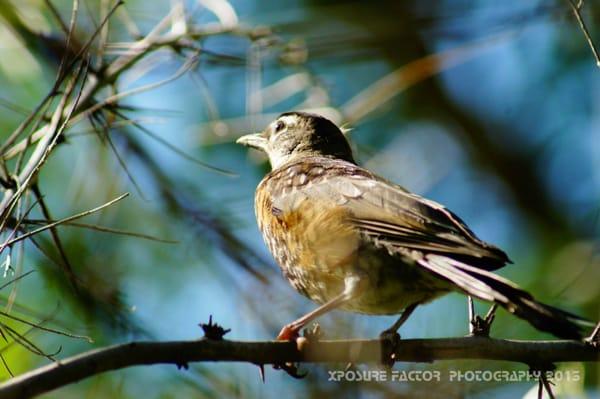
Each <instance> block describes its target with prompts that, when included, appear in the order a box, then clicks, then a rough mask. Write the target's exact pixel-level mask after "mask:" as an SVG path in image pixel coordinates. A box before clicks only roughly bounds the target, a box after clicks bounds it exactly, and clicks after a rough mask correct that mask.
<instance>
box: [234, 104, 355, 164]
mask: <svg viewBox="0 0 600 399" xmlns="http://www.w3.org/2000/svg"><path fill="white" fill-rule="evenodd" d="M236 142H237V143H239V144H243V145H246V146H248V147H252V148H256V149H259V150H261V151H264V152H265V153H267V155H268V156H269V161H270V163H271V167H272V168H273V169H276V168H278V167H280V166H282V165H285V164H287V163H289V162H291V161H295V160H298V159H301V158H305V157H314V156H321V157H327V158H336V159H343V160H345V161H348V162H352V163H354V158H353V157H352V150H351V149H350V145H349V144H348V141H347V140H346V137H344V134H343V133H342V131H341V130H340V128H338V127H337V126H336V125H335V123H333V122H331V121H330V120H329V119H327V118H325V117H323V116H320V115H317V114H310V113H306V112H286V113H284V114H281V115H279V117H278V118H277V119H275V120H274V121H273V122H271V123H270V124H269V126H267V128H266V129H265V130H264V131H262V132H261V133H255V134H249V135H246V136H242V137H240V138H239V139H238V140H237V141H236Z"/></svg>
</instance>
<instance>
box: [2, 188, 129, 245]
mask: <svg viewBox="0 0 600 399" xmlns="http://www.w3.org/2000/svg"><path fill="white" fill-rule="evenodd" d="M128 195H129V193H125V194H121V195H119V196H118V197H117V198H115V199H113V200H110V201H108V202H107V203H105V204H103V205H100V206H97V207H95V208H92V209H88V210H87V211H83V212H80V213H78V214H76V215H72V216H69V217H66V218H64V219H60V220H57V221H55V222H52V223H48V224H46V225H44V226H42V227H38V228H37V229H35V230H31V231H28V232H27V233H25V234H22V235H20V236H18V237H15V238H13V239H12V240H10V241H8V242H6V243H4V244H3V245H4V246H8V245H12V244H14V243H15V242H17V241H21V240H24V239H25V238H28V237H31V236H33V235H35V234H38V233H40V232H42V231H44V230H47V229H51V228H53V227H55V226H58V225H59V224H62V223H67V222H70V221H71V220H75V219H79V218H82V217H84V216H87V215H91V214H92V213H95V212H98V211H100V210H102V209H104V208H107V207H109V206H111V205H113V204H114V203H115V202H119V201H121V200H122V199H123V198H125V197H127V196H128Z"/></svg>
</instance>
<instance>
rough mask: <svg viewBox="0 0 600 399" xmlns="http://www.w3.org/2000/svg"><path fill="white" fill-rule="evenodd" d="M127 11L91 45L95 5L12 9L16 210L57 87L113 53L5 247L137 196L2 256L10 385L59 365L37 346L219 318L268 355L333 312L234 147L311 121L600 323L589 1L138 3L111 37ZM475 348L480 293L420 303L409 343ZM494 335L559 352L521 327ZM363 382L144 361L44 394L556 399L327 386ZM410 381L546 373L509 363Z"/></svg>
mask: <svg viewBox="0 0 600 399" xmlns="http://www.w3.org/2000/svg"><path fill="white" fill-rule="evenodd" d="M114 5H115V2H114V1H112V0H80V1H79V2H78V12H77V14H76V19H75V24H74V31H73V35H72V36H71V40H70V41H69V46H67V45H66V38H67V36H68V34H67V32H68V31H69V26H70V20H71V15H72V14H71V13H72V8H73V3H72V2H71V1H66V0H64V1H63V0H60V1H59V0H47V1H42V0H26V1H17V0H5V1H3V2H2V3H1V4H0V82H1V84H0V127H1V129H0V135H1V139H0V140H1V143H2V146H1V147H0V148H1V151H0V153H1V157H2V159H1V160H2V168H1V169H2V170H3V171H2V173H1V175H2V183H3V186H4V188H3V190H4V191H5V192H4V194H3V195H6V192H7V191H9V190H10V184H9V183H7V182H10V176H12V175H17V174H18V173H19V171H22V170H23V168H24V165H26V164H27V161H28V160H29V159H31V157H32V156H33V155H32V154H33V148H34V147H35V145H36V143H37V140H39V135H38V136H36V134H35V132H36V131H38V130H39V128H40V127H42V126H44V125H45V124H48V123H50V119H49V118H50V117H51V116H52V113H53V112H54V111H55V110H56V109H57V107H59V106H60V104H59V103H60V99H61V98H62V96H64V95H66V94H64V93H65V92H66V89H65V88H64V87H65V86H64V85H63V86H60V87H61V89H60V90H59V91H58V92H57V93H54V94H53V96H51V97H50V99H49V100H48V101H44V98H45V97H46V96H48V95H49V93H52V88H53V86H54V83H55V80H56V77H57V74H58V75H60V73H61V71H62V72H64V71H67V72H68V73H67V74H66V76H67V77H71V76H75V75H76V72H77V68H78V65H83V64H85V59H86V58H85V56H87V55H89V68H88V74H87V75H86V76H82V77H81V78H80V80H79V81H78V83H77V84H76V87H78V88H80V87H82V86H83V87H84V90H83V92H84V93H83V94H82V97H83V98H82V100H81V101H80V102H79V103H78V104H77V106H76V107H75V109H74V111H73V113H72V115H71V118H70V119H69V120H68V121H67V122H68V123H66V125H65V129H64V131H63V132H62V135H61V136H60V139H58V140H57V145H56V146H55V147H54V148H53V149H52V153H51V154H50V156H49V158H48V160H47V162H45V163H44V164H43V165H42V167H41V168H40V172H39V175H38V176H37V179H34V180H32V182H30V184H29V186H28V188H29V189H28V190H26V191H24V192H23V194H22V196H21V197H19V199H18V202H15V204H16V205H15V206H14V207H13V208H12V210H11V213H5V214H3V217H4V219H3V226H4V227H5V229H4V231H3V232H2V242H5V241H7V240H9V239H11V238H12V237H14V234H15V232H14V231H15V230H14V229H17V230H18V233H17V235H19V234H23V233H24V232H26V231H32V230H34V229H35V228H37V227H39V226H40V225H41V224H42V225H43V224H46V223H48V221H49V220H57V219H61V218H65V217H68V216H70V215H74V214H77V213H79V212H83V211H86V210H88V209H91V208H94V207H97V206H99V205H101V204H103V203H106V202H108V201H110V200H111V199H113V198H115V197H117V196H118V195H120V194H122V193H125V192H128V193H130V196H129V197H128V198H126V199H124V200H122V201H120V202H118V203H116V204H114V205H112V206H110V207H107V208H106V209H103V210H101V211H100V212H97V213H93V214H91V215H89V216H86V217H85V218H82V219H78V220H77V221H75V222H76V223H78V224H73V223H71V224H63V225H60V226H58V227H56V228H55V229H50V230H46V231H44V232H40V233H39V234H36V235H34V236H32V237H30V238H29V239H27V240H22V241H18V242H16V243H14V244H13V245H11V246H5V245H2V252H1V253H0V262H1V264H2V268H3V269H2V270H0V273H1V274H0V276H1V277H2V281H1V282H0V283H1V284H0V286H1V287H2V288H1V290H0V305H1V306H2V307H3V308H2V312H1V313H0V332H1V333H2V336H3V338H4V340H2V343H1V344H0V355H1V358H2V359H1V360H2V364H1V365H0V375H1V376H2V379H3V380H6V379H8V378H10V375H11V373H12V374H14V375H17V374H21V373H23V372H25V371H27V370H31V369H33V368H36V367H39V366H41V365H44V364H48V363H49V362H50V361H51V360H48V359H47V358H46V357H44V356H40V355H39V354H35V353H34V352H36V351H41V352H43V353H45V354H54V353H55V352H57V351H60V353H58V354H56V356H55V357H56V358H63V357H67V356H70V355H73V354H77V353H80V352H83V351H86V350H90V349H93V348H96V347H101V346H105V345H109V344H112V343H118V342H126V341H128V340H132V339H155V340H177V339H195V338H199V337H200V336H201V335H202V332H201V330H200V328H199V327H198V323H201V322H206V321H207V320H208V318H209V315H212V316H213V318H214V320H215V321H216V322H218V323H219V324H221V325H223V326H225V327H226V328H230V329H231V332H230V333H229V334H228V335H227V336H226V338H229V339H236V340H268V339H272V338H273V337H275V336H276V334H277V333H278V331H279V329H280V328H281V326H283V325H284V324H286V323H288V322H290V321H291V320H294V319H295V318H297V317H298V316H300V315H302V314H304V313H305V312H307V311H308V310H310V309H313V308H314V304H313V303H311V302H310V301H309V300H307V299H305V298H304V297H302V296H301V295H300V294H298V293H296V292H295V291H294V290H293V289H292V288H291V287H290V286H289V285H288V283H287V282H286V281H285V280H284V279H283V278H282V276H281V274H280V272H279V270H278V268H277V266H276V265H275V264H274V262H273V260H272V259H271V257H270V255H269V254H268V252H267V249H266V247H265V246H264V244H263V243H262V240H261V237H260V235H259V234H258V229H257V227H256V223H255V219H254V211H253V198H254V189H255V187H256V185H257V184H258V182H259V181H260V179H261V178H262V177H263V175H264V174H265V173H267V172H268V165H267V163H266V159H265V157H264V156H262V155H261V154H258V153H257V152H254V151H250V152H249V151H248V150H247V149H245V148H242V147H240V146H238V145H236V144H234V142H235V139H236V138H237V137H239V136H240V135H242V134H245V133H248V132H253V131H260V130H262V129H263V128H264V127H265V126H266V125H267V124H268V123H269V122H270V121H271V120H273V119H274V118H275V117H276V116H277V115H278V114H279V113H281V112H285V111H289V110H310V111H313V112H318V113H321V114H323V115H325V116H327V117H329V118H331V119H332V120H333V121H335V122H336V123H338V124H340V125H344V126H346V127H348V128H351V129H352V130H351V131H350V133H349V137H350V139H351V141H352V145H353V148H354V150H355V153H356V157H357V159H358V160H359V163H361V164H362V165H364V166H366V167H368V168H370V169H371V170H373V171H375V172H376V173H378V174H380V175H382V176H384V177H386V178H388V179H390V180H393V181H394V182H397V183H399V184H401V185H403V186H405V187H406V188H408V189H410V190H411V191H414V192H416V193H418V194H420V195H424V196H427V197H429V198H431V199H433V200H436V201H438V202H441V203H443V204H445V205H446V206H447V207H448V208H450V209H452V210H453V211H454V212H455V213H457V214H458V215H459V216H460V217H461V218H463V219H464V220H465V222H466V223H467V224H468V225H470V226H471V228H472V229H473V230H474V231H475V233H476V234H477V235H478V236H479V237H480V238H482V239H484V240H486V241H489V242H491V243H494V244H496V245H497V246H499V247H501V248H503V249H504V250H505V251H506V252H507V253H508V254H509V256H510V257H511V259H512V260H513V262H514V264H512V265H509V266H507V267H506V268H505V269H503V270H501V271H500V272H499V273H500V274H501V275H503V276H505V277H508V278H510V279H511V280H513V281H515V282H517V283H518V284H520V285H521V286H522V287H524V288H526V289H527V290H529V291H531V292H533V293H534V294H535V295H536V297H538V298H539V299H540V300H542V301H544V302H547V303H549V304H552V305H555V306H558V307H561V308H563V309H565V310H569V311H572V312H575V313H577V314H580V315H582V316H585V317H587V318H589V319H591V320H598V319H600V306H599V305H600V290H599V289H598V282H599V281H600V252H599V246H598V234H599V233H600V202H599V201H600V69H598V68H597V67H596V66H595V60H594V57H593V55H592V52H591V50H590V47H589V46H588V44H587V42H586V39H585V37H584V35H583V33H582V30H581V29H580V27H579V25H578V24H577V21H576V19H575V17H574V15H573V10H572V8H571V5H570V2H569V1H568V0H554V1H552V0H543V1H542V0H540V1H535V0H532V1H527V2H523V1H518V0H509V1H503V2H488V1H436V2H419V1H402V2H399V1H372V2H368V3H367V2H360V1H310V0H304V1H303V0H296V1H294V0H286V1H274V0H268V1H241V0H238V1H235V0H230V1H226V0H198V1H192V0H189V1H188V0H186V1H179V0H172V1H168V0H161V1H154V2H147V1H140V0H128V1H127V2H126V3H125V4H124V5H121V6H119V7H117V8H116V10H115V11H114V13H113V14H112V16H111V17H110V19H109V21H108V23H107V24H106V25H104V28H102V27H101V26H102V21H103V20H104V19H105V18H106V16H107V15H109V14H110V12H111V9H112V8H113V7H114ZM581 15H582V17H583V19H584V21H585V22H586V23H587V26H588V29H589V32H590V35H591V37H592V38H595V41H596V42H598V41H600V30H599V29H598V26H599V21H600V7H598V3H597V2H595V1H588V2H585V3H583V5H582V7H581ZM96 33H97V34H96ZM90 38H93V40H92V41H91V43H90V45H89V47H86V46H87V44H88V41H89V40H90ZM66 49H68V51H66ZM65 54H67V56H66V58H65ZM82 54H83V55H82ZM65 59H66V60H67V61H64V62H63V63H62V66H61V60H65ZM70 60H75V61H74V62H72V63H71V64H74V65H70V63H69V61H70ZM68 66H73V68H71V69H70V70H69V69H68ZM82 82H83V83H82ZM87 87H93V88H94V90H92V91H91V92H85V88H87ZM74 98H75V95H72V96H71V99H74ZM24 121H29V122H27V125H26V127H25V129H22V132H21V133H20V135H19V136H18V138H17V139H14V138H13V137H12V136H13V132H14V131H15V130H16V129H18V128H19V126H20V125H21V124H22V123H23V122H24ZM20 219H22V220H21V222H22V223H21V224H20V225H19V224H17V227H18V228H17V227H14V226H15V221H19V220H20ZM10 220H12V222H13V223H12V224H10ZM4 222H6V223H4ZM69 269H71V270H72V274H70V273H69V272H68V270H69ZM32 271H33V272H32ZM29 272H32V273H30V274H27V273H29ZM73 276H75V277H73ZM74 281H76V283H74ZM74 286H76V287H77V288H74ZM487 308H488V306H487V305H485V304H483V303H478V304H477V310H478V311H479V312H480V313H484V312H486V311H487ZM15 317H18V318H20V319H24V320H26V321H29V322H30V323H33V324H41V325H43V326H45V327H48V328H51V329H56V330H60V331H68V332H70V333H72V334H80V335H86V336H89V337H91V338H92V339H93V341H94V342H93V343H89V342H87V341H86V340H81V339H74V338H69V337H66V336H62V335H58V334H55V333H52V332H48V331H44V330H41V329H39V328H33V327H31V326H30V325H28V324H25V323H23V322H20V321H18V320H16V319H15ZM394 320H395V317H369V316H364V315H355V314H345V313H343V312H332V313H330V314H328V315H326V316H324V317H321V318H320V320H319V323H320V325H321V327H322V329H323V331H324V333H325V337H327V338H349V337H355V338H357V337H360V338H368V337H376V336H377V335H378V334H379V332H380V331H382V330H383V329H385V328H386V327H388V326H389V325H390V324H391V323H393V321H394ZM467 332H468V325H467V306H466V299H465V297H463V296H461V295H458V294H452V295H449V296H447V297H444V298H443V299H440V300H437V301H435V302H434V303H432V304H430V305H427V306H424V307H422V308H419V309H418V311H417V312H416V313H415V314H414V315H413V316H412V317H411V318H410V320H409V321H408V322H407V324H406V325H404V326H403V327H402V330H401V334H402V337H403V338H432V337H452V336H463V335H465V334H466V333H467ZM492 336H494V337H501V338H519V339H548V338H551V337H550V336H548V335H546V334H543V333H540V332H537V331H535V330H534V329H532V328H531V327H530V326H528V325H527V324H526V323H525V322H523V321H521V320H519V319H516V318H514V317H511V316H509V315H508V314H507V313H506V312H504V311H503V310H500V311H499V314H498V316H497V320H496V322H495V323H494V325H493V328H492ZM30 343H31V344H33V345H34V346H33V348H35V349H32V347H31V345H30ZM28 347H29V349H28ZM344 367H345V365H312V364H311V365H305V366H303V369H306V370H308V371H309V375H308V377H307V378H305V379H304V380H300V381H297V380H293V379H291V378H290V377H288V376H287V375H286V374H284V373H282V372H277V371H274V370H272V369H270V368H267V370H266V384H263V383H262V382H261V381H260V378H259V372H258V368H257V367H255V366H252V365H249V364H226V363H222V364H221V363H204V364H193V365H190V369H189V370H177V369H176V368H175V367H172V366H152V367H137V368H132V369H127V370H122V371H118V372H112V373H107V374H103V375H99V376H97V377H94V378H91V379H88V380H85V381H83V382H81V383H78V384H74V385H71V386H68V387H65V388H63V389H60V390H58V391H56V392H53V393H50V394H47V395H45V396H44V397H48V398H82V397H85V398H103V397H114V398H137V397H140V396H142V395H144V397H146V398H148V399H150V398H170V397H178V398H180V397H216V398H221V397H244V398H246V397H248V398H253V397H261V398H262V397H267V398H271V397H272V398H276V397H281V396H282V395H288V396H292V397H322V396H323V395H339V396H340V397H349V398H352V397H356V398H359V397H376V398H386V397H398V396H400V397H413V396H416V395H419V396H426V397H465V396H467V397H473V398H484V397H506V398H514V397H518V396H520V397H523V396H526V395H534V396H533V397H535V394H536V392H537V383H536V382H535V381H531V382H510V383H509V382H480V383H477V382H464V383H456V382H448V381H446V380H443V381H442V382H439V383H435V384H432V383H427V384H424V383H418V382H414V383H410V382H403V383H398V382H389V383H357V382H345V383H344V382H328V380H327V377H328V374H327V370H343V369H344ZM358 367H359V368H360V369H369V368H373V367H374V366H365V365H362V366H358ZM395 367H396V368H397V369H400V370H402V369H406V370H410V369H417V370H421V369H425V370H441V371H443V372H446V371H448V370H481V369H483V370H497V369H502V370H524V369H525V366H523V365H518V364H512V363H503V362H490V361H464V362H438V363H434V364H428V365H422V364H397V365H396V366H395ZM559 369H560V370H576V371H577V372H578V373H581V375H582V376H583V378H581V380H580V381H577V382H574V381H571V382H565V381H563V382H560V383H558V382H557V384H556V386H555V388H554V390H555V393H557V394H559V395H562V396H564V397H573V398H575V397H600V394H599V392H598V384H599V380H600V370H599V368H598V365H597V364H583V363H582V364H577V363H569V364H563V365H559Z"/></svg>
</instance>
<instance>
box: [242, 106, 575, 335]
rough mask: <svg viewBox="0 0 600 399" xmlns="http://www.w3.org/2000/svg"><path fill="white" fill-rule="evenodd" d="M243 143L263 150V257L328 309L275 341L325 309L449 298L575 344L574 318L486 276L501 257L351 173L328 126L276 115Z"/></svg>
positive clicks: (420, 205)
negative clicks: (458, 295)
mask: <svg viewBox="0 0 600 399" xmlns="http://www.w3.org/2000/svg"><path fill="white" fill-rule="evenodd" d="M240 142H242V143H244V144H246V145H249V146H252V147H256V148H259V149H261V150H263V151H265V152H266V153H267V154H268V155H269V159H270V162H271V164H272V166H273V171H272V172H270V173H269V174H268V175H267V176H265V178H264V179H263V180H262V181H261V183H260V184H259V185H258V187H257V190H256V197H255V210H256V217H257V221H258V226H259V229H260V231H261V232H262V235H263V237H264V240H265V242H266V244H267V246H268V248H269V250H270V252H271V253H272V254H273V256H274V258H275V260H276V261H277V263H278V264H279V266H280V267H281V270H282V272H283V275H284V276H285V277H286V278H287V280H288V281H289V282H290V283H291V285H292V286H293V287H294V288H295V289H296V290H297V291H299V292H300V293H302V294H303V295H306V296H307V297H308V298H310V299H312V300H313V301H315V302H317V303H320V304H325V305H323V306H321V307H320V308H319V309H317V310H316V311H315V312H312V313H311V314H308V315H306V316H304V317H303V318H301V319H299V320H297V321H296V322H294V323H291V324H289V325H288V326H286V327H285V328H284V330H285V332H284V330H282V333H281V334H280V337H285V338H288V337H290V336H291V335H290V334H292V335H293V334H295V333H297V330H298V329H299V328H301V327H302V326H303V325H304V324H306V322H308V321H309V320H311V319H313V318H314V317H316V316H318V315H319V314H322V313H324V312H325V311H327V310H329V309H330V308H334V307H338V308H341V309H344V310H349V311H354V312H360V313H367V314H396V313H399V312H401V311H402V310H404V309H406V308H407V307H411V310H412V309H413V308H414V306H415V305H417V304H422V303H426V302H428V301H430V300H432V299H435V298H437V297H438V296H440V295H443V294H445V293H447V292H449V291H453V290H458V291H462V292H464V293H467V294H469V295H472V296H475V297H477V298H480V299H484V300H489V301H493V302H496V303H498V304H500V305H501V306H503V307H505V308H506V309H508V310H509V311H510V312H512V313H514V314H515V315H517V316H519V317H522V318H524V319H527V320H528V321H530V322H531V323H532V324H533V325H535V326H536V327H538V328H540V329H542V330H546V331H549V332H552V333H553V334H555V335H558V336H562V337H569V338H572V337H578V336H579V329H578V327H577V326H576V325H575V324H573V323H572V322H571V320H570V319H571V317H572V315H569V314H567V313H566V312H562V311H560V310H557V309H555V308H552V307H549V306H547V305H543V304H541V303H539V302H537V301H535V300H534V299H533V297H532V296H531V295H530V294H528V293H527V292H525V291H523V290H521V289H520V288H518V287H517V286H516V285H514V284H513V283H511V282H509V281H507V280H505V279H503V278H501V277H499V276H496V275H495V274H493V273H490V271H491V270H495V269H497V268H499V267H502V266H503V265H504V264H505V263H507V262H509V259H508V257H507V256H506V254H505V253H504V252H503V251H501V250H500V249H498V248H496V247H494V246H492V245H490V244H487V243H485V242H483V241H481V240H479V239H478V238H477V237H476V236H475V234H474V233H473V232H472V231H471V230H470V229H469V228H468V227H467V226H466V225H465V224H464V223H463V222H462V220H460V218H458V217H457V216H456V215H454V214H453V213H452V212H450V211H448V210H447V209H446V208H444V207H443V206H441V205H440V204H438V203H435V202H433V201H430V200H427V199H425V198H422V197H419V196H417V195H415V194H412V193H410V192H408V191H407V190H405V189H404V188H402V187H400V186H398V185H396V184H393V183H391V182H389V181H387V180H385V179H383V178H381V177H378V176H376V175H375V174H373V173H371V172H370V171H368V170H366V169H363V168H361V167H359V166H357V165H356V164H355V162H354V159H353V157H352V153H351V151H350V147H349V146H348V143H347V142H346V139H345V138H344V137H343V135H342V133H341V131H340V130H339V129H338V128H337V127H336V126H335V125H334V124H333V123H331V122H329V121H328V120H327V119H325V118H322V117H319V116H317V115H312V114H304V113H287V114H283V115H282V116H281V117H280V118H278V119H277V120H276V121H275V122H273V123H272V124H271V125H270V126H269V127H268V128H267V129H266V130H265V131H264V132H263V133H261V134H257V135H251V136H245V137H243V138H242V139H240ZM286 328H287V330H286Z"/></svg>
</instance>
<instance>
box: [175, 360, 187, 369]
mask: <svg viewBox="0 0 600 399" xmlns="http://www.w3.org/2000/svg"><path fill="white" fill-rule="evenodd" d="M175 366H177V370H181V369H184V370H187V369H189V368H190V366H189V364H188V363H187V362H183V361H182V362H177V363H175Z"/></svg>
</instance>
